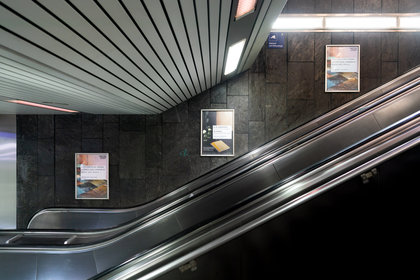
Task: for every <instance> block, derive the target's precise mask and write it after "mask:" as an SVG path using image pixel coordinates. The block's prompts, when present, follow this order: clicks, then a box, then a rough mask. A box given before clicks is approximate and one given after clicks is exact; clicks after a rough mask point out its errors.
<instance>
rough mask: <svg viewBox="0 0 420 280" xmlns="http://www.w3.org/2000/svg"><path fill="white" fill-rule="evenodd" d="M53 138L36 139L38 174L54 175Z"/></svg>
mask: <svg viewBox="0 0 420 280" xmlns="http://www.w3.org/2000/svg"><path fill="white" fill-rule="evenodd" d="M54 160H55V158H54V139H48V138H47V139H39V140H38V175H44V176H54V165H55V163H54Z"/></svg>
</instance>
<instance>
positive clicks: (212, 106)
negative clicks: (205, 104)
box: [210, 103, 226, 109]
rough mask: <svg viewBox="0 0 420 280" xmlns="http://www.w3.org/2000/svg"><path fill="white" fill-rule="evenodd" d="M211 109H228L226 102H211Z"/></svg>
mask: <svg viewBox="0 0 420 280" xmlns="http://www.w3.org/2000/svg"><path fill="white" fill-rule="evenodd" d="M210 109H226V103H224V104H213V103H212V104H211V105H210Z"/></svg>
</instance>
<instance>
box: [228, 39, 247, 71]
mask: <svg viewBox="0 0 420 280" xmlns="http://www.w3.org/2000/svg"><path fill="white" fill-rule="evenodd" d="M245 41H246V39H243V40H241V41H239V42H237V43H235V44H233V45H231V46H230V47H229V50H228V55H227V59H226V66H225V73H224V74H225V75H228V74H230V73H233V72H234V71H235V70H236V68H237V67H238V63H239V59H240V58H241V55H242V51H243V49H244V46H245Z"/></svg>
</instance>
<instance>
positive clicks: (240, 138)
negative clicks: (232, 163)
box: [235, 133, 249, 157]
mask: <svg viewBox="0 0 420 280" xmlns="http://www.w3.org/2000/svg"><path fill="white" fill-rule="evenodd" d="M248 151H249V150H248V134H247V133H246V134H244V133H235V157H240V156H241V155H243V154H246V153H247V152H248Z"/></svg>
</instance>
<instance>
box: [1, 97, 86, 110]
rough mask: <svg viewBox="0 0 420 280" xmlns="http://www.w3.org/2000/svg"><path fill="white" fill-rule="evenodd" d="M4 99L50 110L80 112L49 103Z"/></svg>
mask: <svg viewBox="0 0 420 280" xmlns="http://www.w3.org/2000/svg"><path fill="white" fill-rule="evenodd" d="M4 101H5V102H9V103H15V104H21V105H26V106H32V107H38V108H43V109H48V110H55V111H61V112H67V113H79V112H78V111H74V110H69V109H64V108H59V107H54V106H49V105H43V104H39V103H34V102H29V101H24V100H4Z"/></svg>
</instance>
